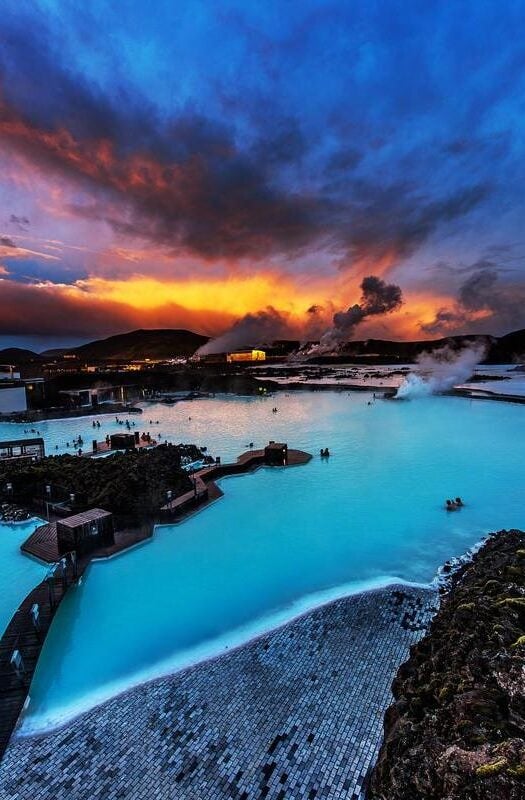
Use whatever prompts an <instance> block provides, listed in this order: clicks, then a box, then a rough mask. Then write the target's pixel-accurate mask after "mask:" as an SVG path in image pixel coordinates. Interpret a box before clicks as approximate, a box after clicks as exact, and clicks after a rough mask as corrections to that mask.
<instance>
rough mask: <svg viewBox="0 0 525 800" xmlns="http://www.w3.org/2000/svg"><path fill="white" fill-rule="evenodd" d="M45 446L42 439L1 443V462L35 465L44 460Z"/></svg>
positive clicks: (14, 440)
mask: <svg viewBox="0 0 525 800" xmlns="http://www.w3.org/2000/svg"><path fill="white" fill-rule="evenodd" d="M45 454H46V452H45V446H44V440H43V439H42V438H38V439H13V440H12V441H8V442H0V462H2V464H4V463H5V462H6V461H10V462H17V463H19V462H21V461H27V462H29V463H33V462H34V461H40V460H41V459H42V458H44V456H45Z"/></svg>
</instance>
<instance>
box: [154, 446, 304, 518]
mask: <svg viewBox="0 0 525 800" xmlns="http://www.w3.org/2000/svg"><path fill="white" fill-rule="evenodd" d="M311 458H312V456H311V455H310V453H305V452H304V450H288V460H287V463H286V465H284V466H286V467H295V466H300V465H301V464H307V463H308V461H310V459H311ZM265 463H266V462H265V454H264V450H248V451H247V452H246V453H242V454H241V455H240V456H239V457H238V459H237V461H235V462H233V463H231V464H211V465H210V466H208V467H203V468H202V469H200V470H198V471H197V472H195V473H194V475H193V479H194V481H195V483H194V487H193V489H191V490H190V491H188V492H185V493H184V494H183V495H180V496H179V497H176V498H175V499H174V500H172V501H171V502H170V503H166V505H164V506H162V508H161V512H163V513H164V514H165V515H167V514H171V515H173V516H174V517H180V516H184V515H185V514H188V513H191V511H193V510H195V508H196V507H197V506H203V505H206V504H207V503H210V502H212V501H213V500H216V499H217V498H218V497H222V494H223V492H222V490H221V489H220V488H219V486H217V484H216V483H215V481H217V480H219V479H220V478H224V477H226V476H227V475H242V474H243V473H245V472H250V471H251V470H254V469H257V468H258V467H262V466H264V464H265Z"/></svg>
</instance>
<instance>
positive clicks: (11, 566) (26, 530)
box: [0, 520, 47, 636]
mask: <svg viewBox="0 0 525 800" xmlns="http://www.w3.org/2000/svg"><path fill="white" fill-rule="evenodd" d="M38 524H40V522H38V521H37V520H31V521H30V522H17V523H16V524H12V525H9V524H7V523H5V524H3V523H0V636H1V635H2V633H3V632H4V630H5V628H6V627H7V625H8V624H9V621H10V619H11V617H12V616H13V614H14V613H15V611H16V609H17V608H18V606H19V605H20V603H21V602H22V600H23V599H24V598H25V597H26V595H27V594H29V592H30V591H31V589H33V588H34V587H35V586H36V585H37V583H40V581H41V580H43V578H44V576H45V574H46V572H47V570H46V567H45V566H44V565H43V564H41V563H39V562H38V561H34V560H33V559H30V558H27V557H26V556H23V555H22V554H21V553H20V545H21V544H22V543H23V542H24V541H25V540H26V539H27V537H28V536H30V535H31V534H32V533H33V531H34V529H35V528H36V526H37V525H38Z"/></svg>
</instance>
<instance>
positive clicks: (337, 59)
mask: <svg viewBox="0 0 525 800" xmlns="http://www.w3.org/2000/svg"><path fill="white" fill-rule="evenodd" d="M522 14H523V3H522V2H521V0H520V2H513V1H512V0H508V1H507V2H505V3H504V4H501V3H500V2H495V0H492V1H489V2H482V3H480V2H476V1H475V0H468V1H467V0H457V2H455V3H453V4H448V3H441V2H427V3H421V2H415V0H404V2H396V0H388V2H387V1H386V0H376V1H375V2H372V1H370V2H352V3H350V2H347V0H340V1H339V2H326V1H325V2H320V1H319V0H315V1H314V0H303V2H301V3H282V2H277V0H264V2H262V1H261V2H241V0H237V1H236V2H232V1H230V2H221V3H217V4H214V3H209V2H204V0H202V1H201V2H197V0H194V1H193V2H180V3H176V4H174V3H173V2H168V1H167V0H166V2H157V3H155V5H154V9H153V8H152V4H151V3H146V2H137V0H121V2H119V3H115V4H110V3H107V2H101V0H94V1H93V2H91V3H89V4H88V5H87V7H83V8H80V7H79V4H78V3H76V2H72V0H71V1H70V2H64V0H54V2H52V1H51V0H48V2H40V3H20V0H16V2H15V0H7V2H5V3H4V8H3V30H2V34H1V36H2V48H1V51H0V52H1V55H0V71H1V77H2V91H3V96H4V100H5V101H6V103H7V104H8V106H9V107H10V108H11V109H16V110H17V112H19V113H20V114H21V115H22V116H23V117H24V118H25V119H27V120H29V121H30V122H31V124H33V125H35V126H37V127H39V128H41V129H44V130H52V129H55V128H56V127H57V126H64V127H66V128H67V129H68V130H70V131H71V132H72V133H73V135H74V136H75V137H77V138H79V139H80V140H83V141H84V140H89V139H95V138H107V139H108V140H110V141H111V142H112V143H113V144H114V146H115V151H116V153H117V154H118V155H119V156H120V157H122V158H125V157H126V156H128V155H129V154H130V153H143V152H147V153H150V154H151V155H152V156H153V157H154V158H155V159H156V160H157V161H158V162H159V163H160V164H163V163H165V164H173V163H179V164H186V163H187V162H188V160H189V159H191V158H199V159H201V163H202V164H203V165H204V171H205V176H206V179H205V180H204V181H203V183H202V186H200V187H197V189H196V196H195V198H194V202H193V203H192V204H190V206H189V207H188V205H187V204H184V203H181V202H179V199H178V198H175V197H174V196H169V195H166V196H163V197H159V195H158V193H156V191H155V187H152V188H151V191H147V192H142V193H141V195H140V196H135V195H134V194H133V192H128V193H127V196H126V197H125V198H121V200H122V203H123V204H124V205H125V209H124V210H123V213H122V215H120V216H119V215H117V216H116V217H115V214H114V206H112V209H113V210H112V214H111V215H110V214H109V212H107V211H106V210H105V208H104V203H103V201H102V200H101V197H100V195H97V197H96V202H94V203H93V204H90V205H89V206H88V207H84V208H78V209H76V211H77V213H79V214H84V215H85V216H90V215H91V216H94V217H96V218H104V219H107V221H108V222H109V223H110V224H111V225H112V226H113V228H114V229H115V230H116V231H118V232H119V233H122V234H126V235H128V236H140V237H142V238H146V239H148V238H149V239H151V240H153V241H155V242H160V243H161V244H164V245H166V246H167V247H173V248H174V249H180V248H183V249H184V248H185V249H187V250H189V251H191V252H193V253H196V254H198V255H204V256H205V257H206V258H210V259H213V258H214V256H224V255H226V256H233V257H248V258H251V259H254V260H257V259H258V258H265V257H269V256H273V255H276V254H277V255H285V256H287V257H288V258H289V259H291V261H293V262H296V261H299V262H300V263H301V260H302V259H304V258H305V256H306V255H307V253H308V251H309V250H311V249H312V248H321V249H324V251H325V254H328V256H329V257H330V258H331V259H332V263H333V265H339V266H341V267H344V268H352V265H354V264H355V263H356V262H358V261H361V260H363V261H374V260H378V261H379V260H385V259H386V260H388V259H390V263H391V264H394V265H395V264H397V263H403V262H404V261H406V259H408V258H410V257H413V256H414V254H416V253H417V252H418V250H419V249H420V248H421V247H423V246H432V243H433V242H435V241H436V240H437V239H438V238H439V239H442V238H443V237H446V236H455V237H457V236H458V235H461V230H462V226H465V229H466V228H467V226H468V227H469V230H470V231H472V229H474V230H475V231H476V230H479V238H480V241H481V240H482V242H483V246H486V245H488V244H489V243H490V241H491V240H492V241H496V240H500V239H501V231H504V232H505V237H504V238H505V239H509V238H510V237H512V235H513V232H515V233H516V235H517V234H518V233H519V230H520V222H519V220H520V218H521V217H522V216H523V212H524V210H525V209H524V208H523V206H524V204H525V201H524V199H523V198H524V193H523V189H522V187H523V183H524V180H525V159H524V155H525V154H524V152H523V150H524V141H525V137H524V135H523V133H524V131H523V127H524V124H525V123H524V121H523V120H524V117H523V113H522V98H523V96H524V93H525V69H524V67H525V48H524V47H523V45H522V37H521V33H520V32H521V23H522ZM36 157H38V156H36ZM40 157H42V158H43V156H42V154H40ZM50 166H51V168H57V169H58V168H60V167H61V166H62V167H64V165H60V163H59V159H57V158H56V157H55V158H54V160H52V161H51V163H50ZM64 168H66V167H64ZM67 169H68V170H69V171H70V172H71V171H72V170H71V165H68V166H67ZM106 177H107V180H106V179H105V178H106ZM111 177H112V176H111V175H108V176H104V175H103V174H100V175H98V177H97V176H95V183H97V182H98V184H99V188H100V190H101V191H102V192H105V191H109V192H111V193H112V194H113V195H114V194H115V181H112V180H111ZM80 178H82V176H79V179H80ZM474 238H475V236H474ZM475 257H476V255H475V254H473V260H474V259H475ZM415 269H416V268H415ZM460 282H461V279H460V278H459V273H458V280H457V281H456V288H457V286H458V285H459V283H460Z"/></svg>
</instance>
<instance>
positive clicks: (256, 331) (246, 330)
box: [197, 306, 290, 356]
mask: <svg viewBox="0 0 525 800" xmlns="http://www.w3.org/2000/svg"><path fill="white" fill-rule="evenodd" d="M289 333H290V326H289V323H288V319H287V317H286V316H285V315H284V314H281V313H280V312H279V311H277V310H276V309H275V308H272V306H268V308H266V309H264V310H263V311H257V312H256V313H253V314H246V316H244V317H243V318H242V319H240V320H238V321H237V322H236V323H235V324H234V325H233V326H232V327H231V328H230V330H229V331H226V333H223V334H222V336H218V337H217V338H216V339H212V340H211V341H210V342H207V343H206V344H205V345H203V346H202V347H201V348H199V350H198V351H197V355H199V356H205V355H209V354H210V353H226V352H229V351H231V350H236V349H237V348H239V347H256V346H260V345H262V344H269V343H271V342H273V341H274V340H275V339H284V338H286V336H287V335H289Z"/></svg>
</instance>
